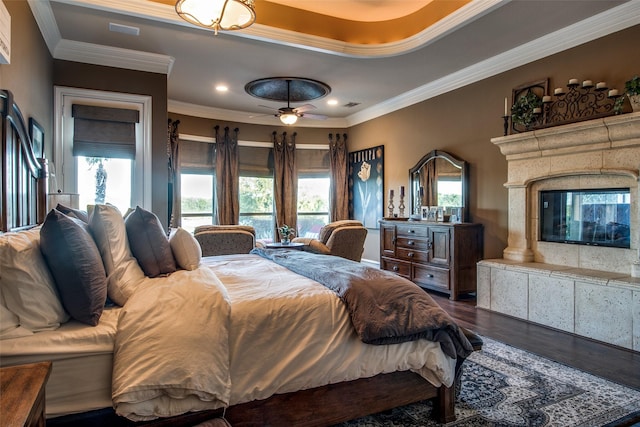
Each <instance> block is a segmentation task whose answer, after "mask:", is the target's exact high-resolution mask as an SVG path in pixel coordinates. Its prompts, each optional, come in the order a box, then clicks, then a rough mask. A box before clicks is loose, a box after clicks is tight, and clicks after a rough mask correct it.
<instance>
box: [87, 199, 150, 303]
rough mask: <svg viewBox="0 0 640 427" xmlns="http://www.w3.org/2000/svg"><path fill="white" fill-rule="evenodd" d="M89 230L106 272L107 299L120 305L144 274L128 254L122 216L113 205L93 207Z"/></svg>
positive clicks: (129, 251)
mask: <svg viewBox="0 0 640 427" xmlns="http://www.w3.org/2000/svg"><path fill="white" fill-rule="evenodd" d="M89 228H90V230H91V233H92V234H93V239H94V240H95V242H96V245H97V246H98V250H99V251H100V255H101V256H102V262H103V263H104V269H105V271H106V273H107V290H108V295H109V298H110V299H111V300H112V301H113V302H115V303H116V304H118V305H121V306H122V305H124V304H125V303H126V302H127V300H128V299H129V297H130V296H131V294H132V293H133V292H134V291H135V288H136V285H137V284H138V283H139V282H140V281H141V280H142V279H144V272H143V271H142V269H141V268H140V266H139V265H138V261H137V260H136V259H135V258H134V257H133V255H132V254H131V249H130V248H129V240H128V239H127V231H126V228H125V225H124V219H123V218H122V214H121V213H120V211H119V210H118V208H116V207H115V206H113V205H95V206H94V207H93V212H92V214H91V217H90V220H89Z"/></svg>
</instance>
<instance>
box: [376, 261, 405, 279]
mask: <svg viewBox="0 0 640 427" xmlns="http://www.w3.org/2000/svg"><path fill="white" fill-rule="evenodd" d="M380 268H382V269H383V270H388V271H393V272H394V273H397V274H399V275H400V276H403V277H406V278H407V279H411V263H410V262H405V261H398V260H396V259H393V258H386V257H382V258H380Z"/></svg>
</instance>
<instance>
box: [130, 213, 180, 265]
mask: <svg viewBox="0 0 640 427" xmlns="http://www.w3.org/2000/svg"><path fill="white" fill-rule="evenodd" d="M124 223H125V226H126V228H127V237H128V239H129V247H131V253H132V254H133V256H134V257H135V258H136V259H137V260H138V264H140V267H142V270H143V271H144V274H145V275H147V276H149V277H157V276H160V275H163V274H169V273H173V272H174V271H176V261H175V259H174V258H173V253H172V252H171V245H170V244H169V239H168V238H167V235H166V234H165V232H164V228H162V224H161V223H160V220H159V219H158V217H157V216H156V215H155V214H154V213H153V212H149V211H146V210H144V209H142V208H141V207H140V206H136V210H135V211H133V212H131V213H130V214H129V215H128V216H127V219H125V221H124Z"/></svg>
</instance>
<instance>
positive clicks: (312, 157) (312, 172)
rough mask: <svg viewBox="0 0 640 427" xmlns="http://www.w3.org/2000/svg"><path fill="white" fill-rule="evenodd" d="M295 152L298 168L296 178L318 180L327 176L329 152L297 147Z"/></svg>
mask: <svg viewBox="0 0 640 427" xmlns="http://www.w3.org/2000/svg"><path fill="white" fill-rule="evenodd" d="M297 148H298V150H297V151H296V167H297V168H298V177H301V178H319V177H322V178H324V177H327V176H328V175H329V168H330V165H329V163H330V162H329V161H330V156H329V150H328V149H326V150H315V149H301V147H300V146H298V147H297Z"/></svg>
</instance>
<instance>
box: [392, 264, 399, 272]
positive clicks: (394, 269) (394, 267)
mask: <svg viewBox="0 0 640 427" xmlns="http://www.w3.org/2000/svg"><path fill="white" fill-rule="evenodd" d="M392 270H393V271H398V270H400V267H398V266H397V265H394V266H393V269H392Z"/></svg>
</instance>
